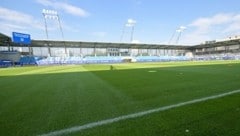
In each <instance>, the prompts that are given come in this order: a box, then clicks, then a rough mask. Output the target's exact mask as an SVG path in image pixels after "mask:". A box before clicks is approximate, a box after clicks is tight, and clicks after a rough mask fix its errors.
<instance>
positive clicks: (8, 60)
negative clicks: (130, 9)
mask: <svg viewBox="0 0 240 136" xmlns="http://www.w3.org/2000/svg"><path fill="white" fill-rule="evenodd" d="M229 59H232V60H236V59H237V60H239V59H240V39H239V38H232V39H227V40H223V41H218V42H216V41H207V42H205V43H204V44H200V45H192V46H186V45H159V44H141V43H138V44H135V43H107V42H81V41H54V40H32V41H31V44H30V45H28V46H26V45H25V46H24V45H22V44H17V43H13V42H12V41H11V38H10V37H8V36H6V35H4V34H1V33H0V66H1V67H8V66H12V65H57V64H88V63H121V62H161V61H189V60H229Z"/></svg>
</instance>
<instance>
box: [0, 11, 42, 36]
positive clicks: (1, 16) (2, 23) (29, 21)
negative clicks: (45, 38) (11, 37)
mask: <svg viewBox="0 0 240 136" xmlns="http://www.w3.org/2000/svg"><path fill="white" fill-rule="evenodd" d="M31 29H39V30H40V29H41V30H43V29H44V27H43V25H42V24H41V21H39V20H38V19H36V18H34V17H33V16H31V15H28V14H25V13H22V12H18V11H15V10H11V9H7V8H3V7H0V30H1V31H2V32H3V33H5V34H9V33H11V32H12V31H23V32H27V31H29V30H31Z"/></svg>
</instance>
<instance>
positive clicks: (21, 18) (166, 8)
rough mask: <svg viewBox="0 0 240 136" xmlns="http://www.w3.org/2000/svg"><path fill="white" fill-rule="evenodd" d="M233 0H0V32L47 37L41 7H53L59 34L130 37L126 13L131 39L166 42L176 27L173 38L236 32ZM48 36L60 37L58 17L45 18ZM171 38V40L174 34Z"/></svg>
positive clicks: (239, 31) (187, 40) (239, 26)
mask: <svg viewBox="0 0 240 136" xmlns="http://www.w3.org/2000/svg"><path fill="white" fill-rule="evenodd" d="M239 5H240V1H237V0H1V4H0V33H4V34H6V35H9V36H11V33H12V32H21V33H29V34H31V37H32V39H46V33H45V27H44V18H43V15H42V9H49V10H56V11H58V14H59V16H60V21H61V24H62V28H63V33H64V39H65V40H74V41H99V42H120V41H121V35H122V33H123V30H124V35H123V38H122V41H121V42H131V41H130V39H131V38H130V37H131V30H132V29H131V28H132V27H127V26H126V24H127V22H128V20H129V19H131V20H132V21H134V22H135V24H134V35H133V41H134V42H140V43H156V44H168V43H169V41H170V39H171V37H172V35H173V34H174V33H175V32H176V30H177V29H179V27H181V26H184V27H186V29H185V30H182V31H181V37H180V39H179V43H178V44H189V45H192V44H198V43H201V42H204V41H206V40H214V39H223V38H226V37H229V36H234V35H240V10H239V9H240V8H239ZM47 26H48V33H49V39H54V40H62V36H61V32H60V29H59V28H58V22H57V20H51V19H47ZM175 34H176V35H175V36H174V37H173V39H172V40H171V44H176V41H177V35H178V34H179V32H176V33H175Z"/></svg>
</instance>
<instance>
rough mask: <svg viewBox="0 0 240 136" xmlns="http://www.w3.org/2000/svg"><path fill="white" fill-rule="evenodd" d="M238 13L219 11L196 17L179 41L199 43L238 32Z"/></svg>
mask: <svg viewBox="0 0 240 136" xmlns="http://www.w3.org/2000/svg"><path fill="white" fill-rule="evenodd" d="M239 32H240V14H233V13H221V14H216V15H214V16H211V17H201V18H198V19H196V20H194V21H192V23H190V24H189V25H188V31H186V32H184V33H183V36H182V37H181V40H180V43H184V44H199V43H202V42H204V41H207V40H215V39H221V38H225V37H228V36H232V35H236V34H238V35H239V34H240V33H239Z"/></svg>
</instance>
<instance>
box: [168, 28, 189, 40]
mask: <svg viewBox="0 0 240 136" xmlns="http://www.w3.org/2000/svg"><path fill="white" fill-rule="evenodd" d="M186 29H187V28H186V27H185V26H180V27H179V28H178V29H177V30H175V31H174V33H173V35H172V36H171V38H170V40H169V42H168V44H170V43H171V42H172V40H173V39H174V37H175V35H176V34H177V37H176V42H175V43H176V44H178V42H179V39H180V37H181V36H182V32H183V31H184V30H186Z"/></svg>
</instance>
